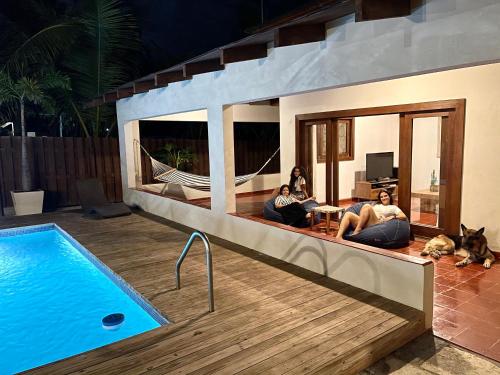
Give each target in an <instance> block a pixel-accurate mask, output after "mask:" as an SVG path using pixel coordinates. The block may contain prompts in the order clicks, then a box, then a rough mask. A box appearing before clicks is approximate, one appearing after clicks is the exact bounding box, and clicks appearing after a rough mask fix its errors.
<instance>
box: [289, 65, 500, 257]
mask: <svg viewBox="0 0 500 375" xmlns="http://www.w3.org/2000/svg"><path fill="white" fill-rule="evenodd" d="M381 92H383V93H384V95H380V93H381ZM459 98H465V99H466V115H465V144H464V164H463V188H462V213H461V218H462V222H463V223H465V225H467V226H471V227H473V228H474V227H477V228H479V227H482V226H485V227H486V232H485V234H486V237H487V238H488V240H489V243H490V245H491V247H492V248H493V249H494V250H496V251H499V250H500V224H499V223H500V198H499V197H498V191H499V186H500V170H499V169H498V167H497V165H496V163H497V158H498V156H497V150H498V147H499V146H500V127H499V126H498V119H499V118H500V106H499V105H498V103H499V102H500V64H490V65H482V66H477V67H471V68H463V69H456V70H452V71H446V72H441V73H432V74H424V75H420V76H414V77H408V78H401V79H395V80H390V81H383V82H376V83H369V84H364V85H358V86H353V87H344V88H339V89H333V90H325V91H321V92H314V93H309V94H302V95H294V96H289V97H285V98H282V99H281V105H280V111H281V119H282V122H281V126H282V128H281V132H291V131H292V129H294V124H295V115H296V114H303V113H311V112H322V111H332V110H340V109H347V108H366V107H377V106H383V105H389V104H391V105H392V104H405V103H418V102H427V101H435V100H443V99H459ZM282 142H283V143H282V149H281V150H282V154H281V155H282V157H281V163H282V171H283V170H287V169H288V167H289V166H290V168H291V166H293V164H294V162H295V144H294V143H293V142H289V141H287V142H284V140H282ZM427 147H429V148H431V149H432V151H431V152H432V153H433V154H434V153H435V152H436V151H435V150H436V145H429V146H426V150H428V149H429V148H427ZM434 160H435V158H434ZM430 171H431V172H432V169H430ZM282 173H283V172H282ZM428 180H430V175H429V176H428V177H427V181H428ZM426 184H427V183H426Z"/></svg>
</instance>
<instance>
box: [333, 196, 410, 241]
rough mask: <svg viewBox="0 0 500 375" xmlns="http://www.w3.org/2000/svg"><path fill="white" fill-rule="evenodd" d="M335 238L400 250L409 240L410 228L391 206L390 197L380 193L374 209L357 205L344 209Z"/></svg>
mask: <svg viewBox="0 0 500 375" xmlns="http://www.w3.org/2000/svg"><path fill="white" fill-rule="evenodd" d="M351 229H353V231H352V232H349V231H350V230H351ZM337 238H344V239H348V240H350V241H355V242H360V243H364V244H367V245H372V246H378V247H386V248H397V247H404V246H406V245H407V244H408V241H409V239H410V225H409V223H408V219H407V217H406V215H405V214H404V212H403V211H401V209H400V208H399V207H398V206H396V205H394V204H393V201H392V195H391V193H390V192H389V191H388V190H385V189H383V190H381V191H380V192H379V194H378V200H377V202H376V203H375V204H374V205H372V204H369V203H358V204H356V205H354V206H352V207H350V208H348V209H347V211H346V213H345V214H344V216H343V217H342V220H341V222H340V225H339V231H338V233H337Z"/></svg>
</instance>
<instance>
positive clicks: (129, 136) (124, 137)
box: [118, 121, 142, 194]
mask: <svg viewBox="0 0 500 375" xmlns="http://www.w3.org/2000/svg"><path fill="white" fill-rule="evenodd" d="M118 138H119V144H120V163H121V164H120V167H121V172H122V188H123V189H122V190H123V192H124V194H125V192H126V191H127V189H128V188H135V187H140V186H141V185H142V173H141V158H140V154H139V147H138V145H137V144H136V143H135V142H134V140H138V141H140V135H139V121H129V122H127V123H122V124H121V125H120V126H118Z"/></svg>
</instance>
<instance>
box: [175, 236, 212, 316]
mask: <svg viewBox="0 0 500 375" xmlns="http://www.w3.org/2000/svg"><path fill="white" fill-rule="evenodd" d="M196 237H198V238H200V239H201V240H202V241H203V244H204V245H205V257H206V263H207V274H208V311H209V312H214V311H215V307H214V283H213V270H212V251H211V250H210V241H209V240H208V238H207V235H206V234H205V233H203V232H200V231H198V230H195V231H194V232H193V233H192V234H191V237H189V240H188V242H187V243H186V246H184V250H182V253H181V256H180V257H179V259H178V260H177V263H176V264H175V286H176V288H177V289H180V288H181V273H180V271H181V265H182V262H183V261H184V258H185V257H186V255H187V253H188V251H189V249H190V248H191V245H192V244H193V242H194V240H195V239H196Z"/></svg>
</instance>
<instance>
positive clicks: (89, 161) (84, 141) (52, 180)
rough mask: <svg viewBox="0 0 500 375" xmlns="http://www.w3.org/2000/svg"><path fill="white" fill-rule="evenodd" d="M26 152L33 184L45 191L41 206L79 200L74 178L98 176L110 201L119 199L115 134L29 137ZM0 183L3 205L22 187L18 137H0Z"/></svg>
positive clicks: (72, 203)
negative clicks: (86, 136)
mask: <svg viewBox="0 0 500 375" xmlns="http://www.w3.org/2000/svg"><path fill="white" fill-rule="evenodd" d="M26 141H27V151H28V152H27V155H28V159H29V165H30V173H31V176H32V178H33V181H34V182H35V185H36V187H38V188H40V189H42V190H44V191H45V198H44V208H45V209H55V208H56V207H64V206H73V205H78V204H79V199H78V195H77V192H76V181H77V180H79V179H84V178H90V177H96V178H98V179H100V180H101V182H102V184H103V187H104V191H105V193H106V196H107V198H108V200H109V201H111V202H120V201H122V186H121V174H120V154H119V148H118V140H117V139H115V138H94V139H89V138H69V137H65V138H52V137H28V138H27V139H26ZM0 183H1V184H2V185H1V188H2V191H3V199H4V200H3V202H4V203H5V206H11V205H12V200H11V197H10V191H11V190H19V189H21V137H0Z"/></svg>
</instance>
